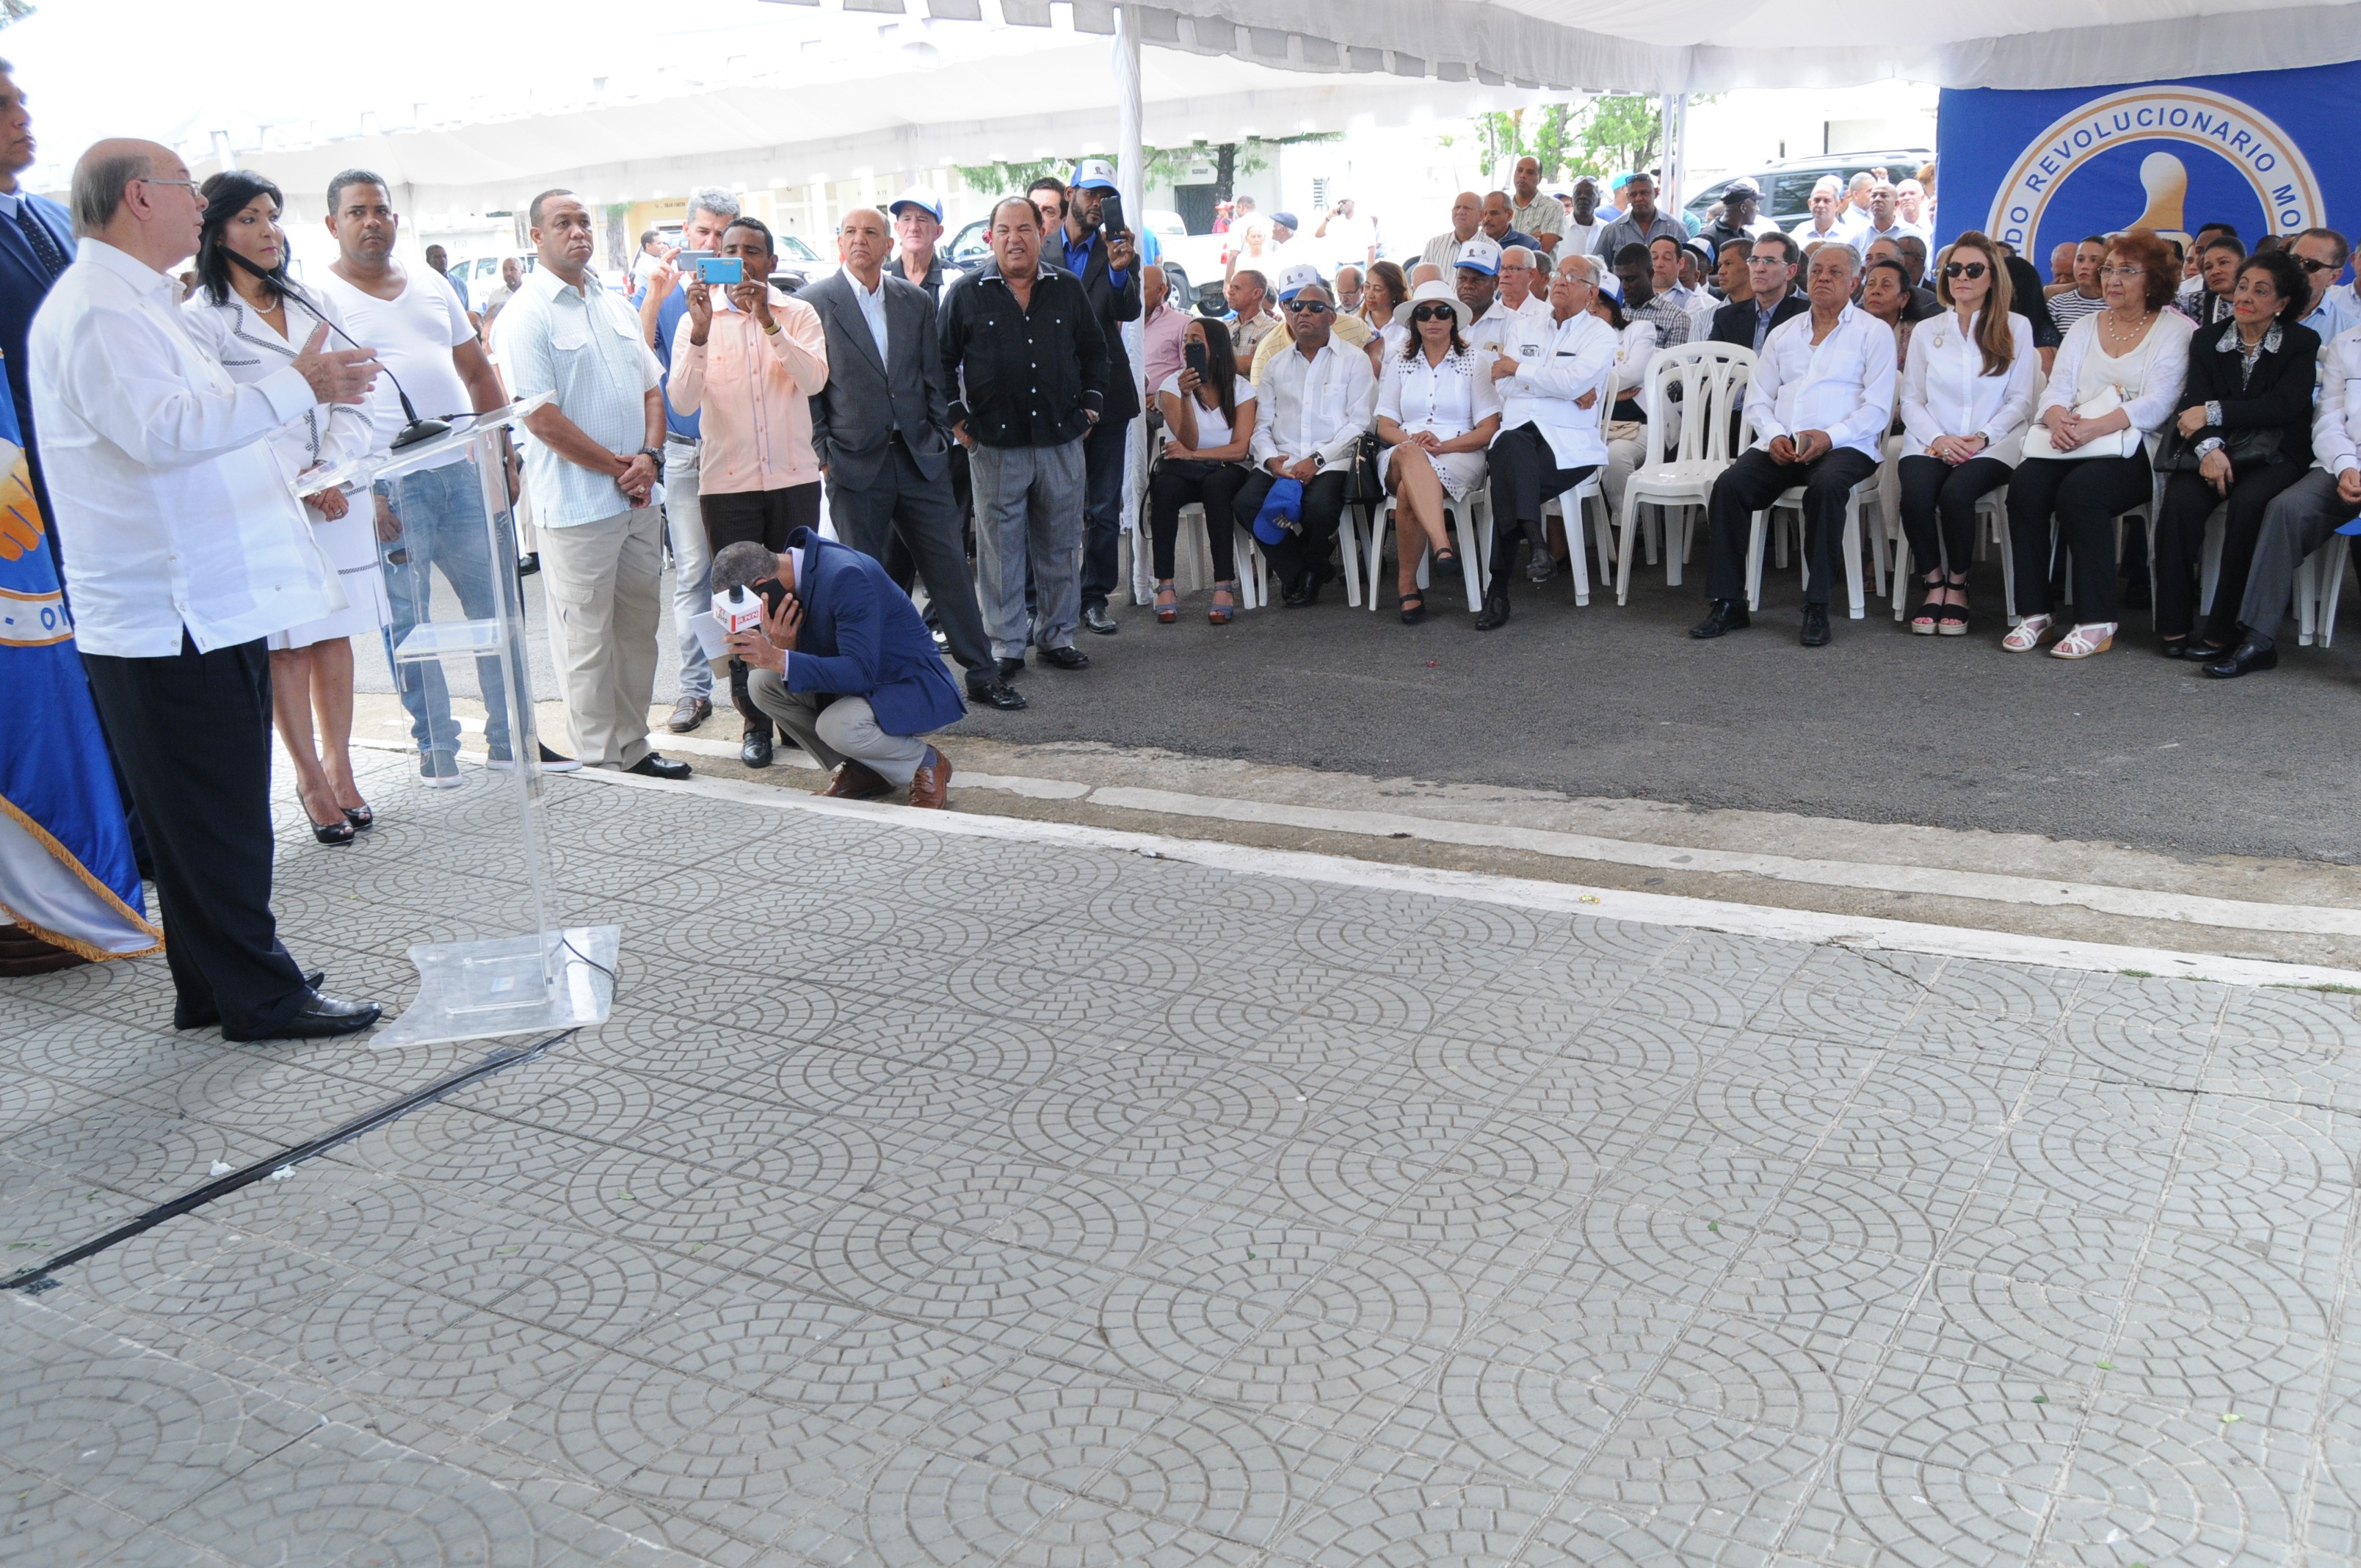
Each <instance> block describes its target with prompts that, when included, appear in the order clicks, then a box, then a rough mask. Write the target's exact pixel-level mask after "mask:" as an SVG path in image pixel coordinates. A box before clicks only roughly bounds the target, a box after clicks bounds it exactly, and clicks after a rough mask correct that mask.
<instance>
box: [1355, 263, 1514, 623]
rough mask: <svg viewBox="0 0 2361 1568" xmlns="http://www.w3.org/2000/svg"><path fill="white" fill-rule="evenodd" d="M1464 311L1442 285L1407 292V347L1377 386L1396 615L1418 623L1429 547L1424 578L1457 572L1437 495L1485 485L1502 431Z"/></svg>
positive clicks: (1460, 500)
mask: <svg viewBox="0 0 2361 1568" xmlns="http://www.w3.org/2000/svg"><path fill="white" fill-rule="evenodd" d="M1466 327H1467V307H1466V305H1463V304H1461V303H1460V302H1459V299H1458V296H1457V295H1455V293H1453V292H1452V290H1451V287H1450V285H1448V284H1445V283H1422V284H1420V285H1419V286H1418V287H1417V288H1416V289H1414V290H1412V291H1411V296H1410V330H1411V336H1410V341H1409V342H1408V343H1407V344H1406V345H1404V347H1403V350H1402V352H1400V353H1399V354H1393V355H1389V356H1387V359H1386V367H1385V374H1384V376H1383V377H1382V378H1379V380H1378V440H1379V441H1382V442H1384V443H1385V450H1384V451H1383V452H1382V453H1380V454H1379V455H1378V479H1379V480H1380V481H1381V482H1382V483H1383V484H1384V485H1385V488H1386V493H1387V494H1389V495H1390V496H1392V497H1393V498H1394V527H1395V535H1394V543H1395V548H1396V550H1397V551H1398V552H1399V553H1400V557H1401V564H1400V570H1401V577H1400V588H1401V603H1402V608H1401V618H1402V623H1403V624H1404V625H1406V626H1414V625H1416V624H1417V623H1418V622H1420V621H1422V620H1425V619H1426V595H1425V594H1424V593H1422V592H1421V591H1420V589H1419V586H1418V562H1419V557H1420V556H1421V555H1422V554H1425V553H1426V550H1427V548H1428V547H1429V546H1430V545H1431V546H1433V551H1434V561H1433V566H1432V568H1431V570H1430V573H1429V576H1430V579H1431V580H1433V581H1435V582H1441V581H1442V580H1443V578H1444V575H1445V574H1447V573H1450V572H1455V571H1457V570H1458V569H1459V556H1458V553H1457V552H1455V550H1453V549H1452V548H1451V534H1450V532H1449V529H1448V527H1447V525H1446V521H1445V519H1444V505H1445V499H1446V497H1447V498H1448V499H1449V501H1450V502H1453V503H1456V504H1458V505H1462V506H1464V505H1466V501H1467V498H1468V497H1469V496H1471V495H1473V494H1475V492H1476V491H1477V488H1479V487H1481V486H1482V484H1483V483H1484V448H1485V447H1487V446H1488V445H1490V444H1491V443H1492V435H1493V433H1494V432H1496V431H1498V430H1499V428H1500V397H1499V393H1498V392H1496V391H1494V390H1493V389H1492V378H1491V376H1490V374H1489V373H1488V372H1489V370H1490V367H1489V366H1488V365H1479V364H1478V363H1477V358H1478V356H1477V354H1476V353H1475V352H1474V351H1473V350H1472V349H1470V348H1469V347H1468V345H1467V341H1466V338H1465V337H1464V336H1462V335H1461V334H1463V333H1464V332H1465V331H1466Z"/></svg>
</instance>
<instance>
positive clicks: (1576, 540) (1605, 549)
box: [1542, 386, 1615, 605]
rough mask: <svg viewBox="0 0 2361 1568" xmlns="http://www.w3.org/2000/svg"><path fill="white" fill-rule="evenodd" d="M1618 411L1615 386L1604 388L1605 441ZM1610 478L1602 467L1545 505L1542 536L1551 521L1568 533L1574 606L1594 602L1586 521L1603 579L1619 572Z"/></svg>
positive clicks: (1601, 421)
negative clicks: (1606, 483) (1609, 508)
mask: <svg viewBox="0 0 2361 1568" xmlns="http://www.w3.org/2000/svg"><path fill="white" fill-rule="evenodd" d="M1614 411H1615V398H1614V395H1613V390H1612V388H1611V386H1610V387H1606V388H1601V389H1599V395H1598V433H1599V438H1600V439H1601V441H1604V440H1605V438H1606V434H1607V422H1608V421H1609V418H1610V417H1611V416H1612V415H1613V413H1614ZM1605 477H1607V465H1606V464H1604V463H1601V464H1600V465H1599V466H1598V467H1596V468H1593V469H1592V470H1591V471H1590V474H1589V477H1587V478H1585V479H1584V480H1583V481H1582V483H1580V484H1578V485H1576V486H1575V487H1574V488H1572V489H1570V490H1568V491H1566V492H1565V494H1564V495H1562V496H1553V497H1551V498H1550V499H1547V500H1545V501H1543V503H1542V532H1543V533H1544V534H1546V533H1547V532H1549V520H1550V519H1551V518H1553V517H1554V518H1556V519H1557V520H1558V522H1559V524H1560V526H1562V527H1563V528H1564V529H1565V555H1566V563H1567V565H1569V566H1570V567H1571V568H1572V569H1573V572H1574V602H1575V603H1576V604H1577V605H1587V604H1588V603H1589V602H1590V562H1589V559H1588V554H1587V551H1585V549H1584V548H1583V542H1582V521H1583V519H1584V518H1585V517H1586V516H1587V517H1588V518H1589V520H1590V525H1591V533H1592V536H1593V538H1594V539H1595V540H1596V541H1597V543H1598V573H1599V576H1601V577H1602V578H1603V577H1605V576H1607V575H1608V574H1609V573H1610V572H1612V571H1614V570H1615V525H1614V521H1613V520H1612V519H1611V518H1609V516H1608V515H1607V491H1606V489H1605V488H1604V487H1603V486H1602V485H1601V483H1600V481H1601V480H1603V479H1604V478H1605Z"/></svg>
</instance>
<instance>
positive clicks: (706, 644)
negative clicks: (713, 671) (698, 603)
mask: <svg viewBox="0 0 2361 1568" xmlns="http://www.w3.org/2000/svg"><path fill="white" fill-rule="evenodd" d="M688 629H689V630H690V631H692V632H694V633H695V634H696V636H697V648H698V649H699V650H700V651H701V652H703V653H704V654H705V657H706V659H707V660H708V662H711V661H714V660H719V659H726V658H728V657H729V656H730V636H729V634H728V633H727V632H725V631H723V630H721V622H719V620H715V619H714V618H713V612H712V611H711V610H709V609H700V610H698V611H697V613H696V614H695V615H692V616H690V617H689V618H688Z"/></svg>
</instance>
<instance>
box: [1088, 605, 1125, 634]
mask: <svg viewBox="0 0 2361 1568" xmlns="http://www.w3.org/2000/svg"><path fill="white" fill-rule="evenodd" d="M1082 630H1085V631H1095V632H1097V633H1098V634H1099V635H1100V636H1102V637H1112V636H1114V635H1115V633H1116V632H1118V631H1121V630H1123V628H1122V627H1120V626H1117V625H1116V624H1115V617H1113V616H1111V615H1109V614H1108V613H1107V609H1106V606H1104V605H1103V604H1094V605H1093V606H1091V608H1090V609H1086V610H1084V611H1082Z"/></svg>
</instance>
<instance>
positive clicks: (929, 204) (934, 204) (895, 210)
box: [885, 185, 943, 223]
mask: <svg viewBox="0 0 2361 1568" xmlns="http://www.w3.org/2000/svg"><path fill="white" fill-rule="evenodd" d="M905 207H916V208H917V209H918V210H919V211H920V212H922V213H925V214H927V215H928V216H929V217H931V218H933V219H934V220H935V222H937V223H941V222H942V221H943V199H942V198H941V197H940V196H938V195H936V194H935V193H934V192H932V191H929V190H928V189H927V188H926V187H925V186H924V185H913V186H911V187H910V188H909V189H908V190H907V191H905V192H902V193H901V194H900V195H898V196H896V197H895V198H894V203H893V205H891V206H889V207H887V208H886V209H885V211H886V212H887V213H888V214H891V215H892V216H895V217H900V216H901V215H902V209H903V208H905Z"/></svg>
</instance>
